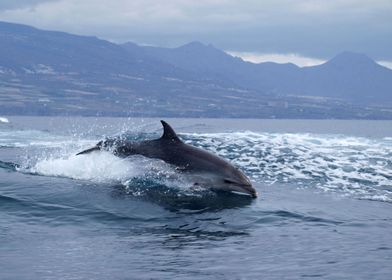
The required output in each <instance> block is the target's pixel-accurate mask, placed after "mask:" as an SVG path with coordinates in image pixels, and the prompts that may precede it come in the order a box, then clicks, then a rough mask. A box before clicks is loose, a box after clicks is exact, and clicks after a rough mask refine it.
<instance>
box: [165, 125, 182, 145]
mask: <svg viewBox="0 0 392 280" xmlns="http://www.w3.org/2000/svg"><path fill="white" fill-rule="evenodd" d="M161 123H162V126H163V134H162V137H161V139H165V140H171V141H181V140H180V138H178V136H177V134H176V132H175V131H174V129H173V128H172V127H171V126H170V125H169V124H168V123H167V122H165V121H162V120H161Z"/></svg>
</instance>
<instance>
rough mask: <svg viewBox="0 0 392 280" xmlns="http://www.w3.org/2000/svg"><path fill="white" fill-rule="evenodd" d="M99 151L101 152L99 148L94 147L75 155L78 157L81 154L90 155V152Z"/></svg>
mask: <svg viewBox="0 0 392 280" xmlns="http://www.w3.org/2000/svg"><path fill="white" fill-rule="evenodd" d="M99 150H101V147H99V146H95V147H92V148H90V149H87V150H84V151H81V152H80V153H77V154H76V155H77V156H78V155H83V154H89V153H91V152H94V151H99Z"/></svg>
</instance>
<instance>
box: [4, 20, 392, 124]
mask: <svg viewBox="0 0 392 280" xmlns="http://www.w3.org/2000/svg"><path fill="white" fill-rule="evenodd" d="M0 113H1V114H31V115H40V114H44V115H58V114H61V115H67V114H68V115H97V114H98V115H115V116H181V117H258V118H270V117H278V118H388V119H391V118H392V70H390V69H388V68H385V67H383V66H381V65H379V64H377V63H375V62H374V61H373V60H372V59H370V58H369V57H367V56H366V55H364V54H356V53H351V52H342V53H340V54H338V55H337V56H335V57H334V58H332V59H331V60H329V61H327V62H326V63H324V64H322V65H317V66H312V67H302V68H301V67H298V66H296V65H294V64H277V63H272V62H267V63H259V64H254V63H250V62H246V61H243V60H242V59H240V58H237V57H233V56H231V55H229V54H227V53H225V52H224V51H222V50H219V49H217V48H215V47H214V46H212V45H204V44H202V43H200V42H192V43H189V44H186V45H184V46H181V47H178V48H173V49H169V48H159V47H149V46H139V45H137V44H134V43H126V44H114V43H111V42H108V41H105V40H101V39H98V38H96V37H86V36H77V35H72V34H68V33H63V32H54V31H43V30H39V29H35V28H33V27H29V26H25V25H19V24H12V23H5V22H0Z"/></svg>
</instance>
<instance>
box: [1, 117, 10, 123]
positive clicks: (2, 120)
mask: <svg viewBox="0 0 392 280" xmlns="http://www.w3.org/2000/svg"><path fill="white" fill-rule="evenodd" d="M9 122H10V121H9V120H8V119H7V118H4V117H0V123H9Z"/></svg>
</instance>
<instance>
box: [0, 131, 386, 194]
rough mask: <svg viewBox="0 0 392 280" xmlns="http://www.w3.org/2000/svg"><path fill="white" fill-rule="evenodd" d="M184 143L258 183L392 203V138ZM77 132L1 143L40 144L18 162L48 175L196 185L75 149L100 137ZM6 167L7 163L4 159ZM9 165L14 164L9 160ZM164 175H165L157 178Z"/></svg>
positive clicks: (157, 169) (18, 136) (135, 162)
mask: <svg viewBox="0 0 392 280" xmlns="http://www.w3.org/2000/svg"><path fill="white" fill-rule="evenodd" d="M180 135H181V137H182V138H183V139H184V141H185V142H187V143H189V144H192V145H195V146H199V147H202V148H204V149H207V150H210V151H212V152H214V153H216V154H218V155H220V156H222V157H224V158H227V159H229V160H231V161H232V162H233V163H234V164H235V165H237V166H239V167H240V168H241V169H243V170H244V171H245V173H246V174H247V175H248V176H250V177H251V179H252V180H253V181H255V182H259V183H262V184H270V185H273V184H274V183H275V182H277V183H280V184H282V183H283V184H291V185H294V186H295V187H297V188H303V187H306V188H316V189H318V190H320V191H322V192H335V193H340V194H342V195H344V196H351V197H356V198H359V199H368V200H375V201H383V202H392V138H390V137H384V138H381V139H370V138H365V137H351V136H345V135H325V134H324V135H318V134H304V133H302V134H290V133H255V132H250V131H247V132H233V133H184V134H180ZM157 136H158V135H155V134H151V133H149V134H148V133H147V134H146V133H133V132H127V133H123V134H122V137H124V138H127V139H131V140H144V139H147V138H148V139H151V138H155V137H157ZM97 141H98V139H88V138H85V137H81V136H78V135H71V136H63V135H53V134H50V133H48V132H45V131H33V130H28V131H0V146H3V147H4V146H5V147H13V148H18V147H24V148H25V149H26V153H27V154H28V153H29V148H31V147H35V148H36V149H38V152H36V153H37V154H36V155H35V156H31V155H29V158H28V160H25V161H24V164H23V165H21V167H20V169H19V170H21V171H23V172H30V173H34V174H38V175H44V176H59V177H68V178H72V179H78V180H88V181H92V182H97V183H102V182H111V183H120V184H122V185H124V186H127V184H128V183H129V182H132V180H134V179H135V178H147V179H151V178H152V179H153V180H155V181H157V180H158V182H159V183H162V184H166V185H168V186H170V187H173V188H177V189H178V188H183V189H185V190H189V188H190V186H191V184H190V182H187V181H186V179H184V178H181V176H180V175H179V174H177V173H176V172H175V170H174V169H172V168H171V167H170V166H168V165H166V164H164V163H163V162H161V161H159V160H151V159H146V158H143V157H132V158H128V159H120V158H118V157H115V156H113V155H112V154H110V153H107V152H101V153H92V154H90V155H88V156H75V154H76V153H77V152H78V151H80V150H82V149H84V148H86V147H89V146H91V145H93V144H94V143H96V142H97ZM2 165H3V166H0V167H3V168H7V166H5V164H4V163H3V164H2ZM8 167H9V168H16V167H17V166H15V167H12V164H11V165H8ZM159 180H161V181H159Z"/></svg>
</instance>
